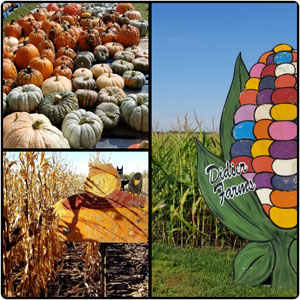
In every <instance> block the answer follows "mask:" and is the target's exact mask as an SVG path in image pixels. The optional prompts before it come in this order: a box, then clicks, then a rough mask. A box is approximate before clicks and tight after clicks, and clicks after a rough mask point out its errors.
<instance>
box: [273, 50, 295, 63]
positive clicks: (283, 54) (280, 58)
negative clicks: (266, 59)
mask: <svg viewBox="0 0 300 300" xmlns="http://www.w3.org/2000/svg"><path fill="white" fill-rule="evenodd" d="M292 60H293V55H292V54H291V52H287V51H280V52H278V53H277V54H276V55H275V56H274V62H275V64H277V65H279V64H284V63H290V62H291V61H292Z"/></svg>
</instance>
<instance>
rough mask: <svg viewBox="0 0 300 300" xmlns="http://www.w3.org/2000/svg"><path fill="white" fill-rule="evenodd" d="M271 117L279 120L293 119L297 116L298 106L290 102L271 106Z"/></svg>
mask: <svg viewBox="0 0 300 300" xmlns="http://www.w3.org/2000/svg"><path fill="white" fill-rule="evenodd" d="M270 113H271V117H272V118H273V119H274V120H278V121H292V120H295V119H296V118H297V106H296V105H294V104H289V103H281V104H277V105H274V106H273V107H272V108H271V111H270Z"/></svg>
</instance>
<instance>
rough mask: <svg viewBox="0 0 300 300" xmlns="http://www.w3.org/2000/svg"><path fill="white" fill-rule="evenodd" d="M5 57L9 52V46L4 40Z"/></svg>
mask: <svg viewBox="0 0 300 300" xmlns="http://www.w3.org/2000/svg"><path fill="white" fill-rule="evenodd" d="M2 45H3V57H4V58H6V57H7V55H8V53H9V48H8V46H7V44H6V43H5V42H3V44H2Z"/></svg>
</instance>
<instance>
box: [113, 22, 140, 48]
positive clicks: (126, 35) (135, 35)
mask: <svg viewBox="0 0 300 300" xmlns="http://www.w3.org/2000/svg"><path fill="white" fill-rule="evenodd" d="M116 41H117V42H118V43H120V44H122V45H123V46H124V47H128V46H133V45H138V44H139V41H140V32H139V30H138V29H137V28H136V27H134V26H131V25H129V24H127V25H123V26H122V28H121V29H120V31H119V32H118V33H117V35H116Z"/></svg>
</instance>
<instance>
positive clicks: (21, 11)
mask: <svg viewBox="0 0 300 300" xmlns="http://www.w3.org/2000/svg"><path fill="white" fill-rule="evenodd" d="M38 4H39V3H38V2H35V3H23V5H22V6H21V7H19V8H18V9H16V10H15V11H14V12H12V13H11V14H10V15H9V16H8V17H7V18H5V19H3V27H4V26H5V25H6V24H7V23H9V22H10V21H11V20H18V19H19V18H20V16H21V15H24V16H25V15H27V14H28V13H29V12H30V11H31V10H33V9H34V8H36V7H37V5H38Z"/></svg>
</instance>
